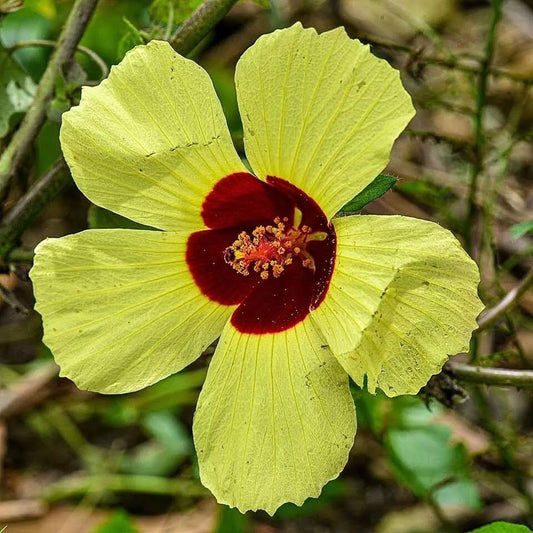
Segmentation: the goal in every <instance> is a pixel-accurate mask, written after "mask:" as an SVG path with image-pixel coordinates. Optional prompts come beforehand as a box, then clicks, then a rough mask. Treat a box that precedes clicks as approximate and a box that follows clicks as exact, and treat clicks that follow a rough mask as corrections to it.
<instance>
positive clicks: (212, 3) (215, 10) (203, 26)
mask: <svg viewBox="0 0 533 533" xmlns="http://www.w3.org/2000/svg"><path fill="white" fill-rule="evenodd" d="M236 2H237V0H205V2H204V3H203V4H202V5H201V6H200V7H199V8H198V9H197V10H196V11H195V12H194V13H193V14H192V15H191V16H190V18H189V19H188V20H187V21H185V22H184V23H183V24H182V25H181V27H180V28H179V30H178V31H177V32H176V33H175V34H174V35H173V37H172V39H171V40H170V44H171V45H172V46H173V48H174V49H175V50H176V51H177V52H179V53H180V54H183V55H187V54H188V53H189V52H191V51H192V50H193V49H194V47H195V46H196V45H197V44H198V43H199V42H200V41H201V40H202V39H203V38H204V37H205V36H206V35H207V34H208V33H209V32H210V31H211V30H212V29H213V27H214V26H215V24H217V22H219V21H220V20H221V19H222V18H223V17H224V16H225V15H226V13H227V12H228V11H229V10H230V9H231V8H232V7H233V5H234V4H235V3H236Z"/></svg>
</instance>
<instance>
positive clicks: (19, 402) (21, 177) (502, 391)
mask: <svg viewBox="0 0 533 533" xmlns="http://www.w3.org/2000/svg"><path fill="white" fill-rule="evenodd" d="M199 3H200V2H199V1H197V0H100V2H99V3H98V6H97V9H96V12H95V14H94V16H93V18H92V19H91V22H90V23H89V25H88V27H87V30H86V31H85V33H84V35H83V38H82V40H81V45H83V47H85V48H83V49H82V51H81V52H78V53H77V54H76V64H75V65H73V67H72V68H71V69H70V71H69V75H68V76H66V77H58V80H57V82H56V85H55V96H54V98H53V100H52V101H50V102H49V103H48V105H47V109H46V112H47V118H46V122H45V124H44V126H43V127H42V129H41V130H40V132H39V135H38V136H37V139H36V142H35V143H34V145H33V147H32V150H31V153H30V157H28V158H26V159H25V161H24V164H23V165H22V166H21V169H20V170H19V172H18V173H17V175H16V176H15V179H14V180H13V181H12V185H11V187H10V189H9V194H8V195H7V196H6V198H5V201H4V203H3V206H2V212H3V214H4V216H6V217H8V216H9V213H10V212H11V211H12V210H13V209H14V208H15V207H16V206H17V204H18V203H19V202H20V199H21V198H24V194H25V193H26V192H27V191H28V190H30V189H31V188H32V187H33V186H34V184H35V183H38V180H39V179H40V178H41V177H42V176H46V175H47V173H49V172H51V171H54V172H55V170H54V165H56V164H57V161H58V160H59V159H58V158H59V157H60V146H59V140H58V133H59V127H60V120H61V114H62V113H63V112H64V111H65V110H67V109H68V108H69V107H70V106H71V105H75V104H76V103H77V102H78V101H79V95H80V86H81V85H82V84H87V83H89V84H97V83H98V82H99V81H100V80H101V79H102V77H105V75H106V74H107V69H108V67H109V66H111V65H113V64H116V63H117V62H119V61H120V59H121V58H122V57H123V56H124V54H125V52H126V51H127V50H129V49H130V48H132V47H133V46H135V45H137V44H141V43H144V42H146V41H148V40H150V39H153V38H159V39H169V38H171V36H172V35H173V34H174V32H175V31H176V30H177V29H178V28H179V25H180V24H181V23H182V22H183V21H184V20H185V19H186V18H187V17H188V16H189V15H190V14H191V12H192V11H193V10H194V9H195V8H196V7H197V6H198V5H199ZM71 7H72V2H71V1H68V0H26V1H25V2H23V1H22V0H0V43H1V48H0V151H1V150H3V149H4V148H5V147H6V146H8V143H9V141H10V139H11V138H12V136H13V133H14V132H15V131H16V129H17V126H18V124H19V123H20V120H21V118H22V117H23V116H24V114H25V112H26V111H27V110H28V108H29V106H30V104H31V102H32V99H33V96H34V94H35V90H36V87H37V84H38V83H39V80H40V78H41V76H42V74H43V72H44V70H45V68H46V65H47V62H48V59H49V57H50V54H51V50H52V48H51V47H50V43H48V44H46V42H45V43H43V41H55V40H56V39H57V37H58V34H59V32H60V30H61V27H62V24H63V23H64V21H65V19H66V17H67V15H68V13H69V11H70V8H71ZM298 20H299V21H301V22H302V23H303V25H304V26H313V27H315V28H316V29H317V30H318V31H325V30H328V29H331V28H334V27H337V26H344V27H345V28H346V31H347V32H348V34H349V35H350V36H351V37H354V38H358V39H361V40H362V41H364V42H366V43H370V45H371V46H372V50H373V52H374V53H375V54H377V55H378V56H380V57H383V58H385V59H386V60H387V61H389V62H390V63H391V64H392V65H393V66H394V67H395V68H398V69H399V70H400V71H401V74H402V79H403V82H404V84H405V86H406V88H407V89H408V91H409V92H410V94H411V95H412V97H413V100H414V102H415V106H416V108H417V116H416V117H415V118H414V119H413V121H412V122H411V124H410V125H409V127H408V129H407V131H406V132H404V134H403V135H402V136H401V137H400V139H399V140H398V142H397V143H396V145H395V148H394V150H393V154H392V158H391V162H390V165H389V167H388V168H387V169H386V172H387V173H388V174H392V175H394V176H396V177H398V178H399V182H398V184H397V186H396V188H395V190H394V191H391V192H389V193H387V194H386V195H385V196H383V197H382V198H381V199H379V200H377V201H376V202H374V203H372V204H371V205H369V206H368V207H367V208H365V212H369V213H378V214H403V215H409V216H414V217H419V218H425V219H430V220H434V221H437V222H439V223H441V224H442V225H443V226H445V227H447V228H449V229H450V230H452V231H453V232H454V233H455V234H456V235H457V237H458V238H459V239H460V240H461V241H462V243H463V244H464V245H465V246H466V247H467V249H468V250H469V252H470V254H471V255H472V256H473V257H474V258H475V259H476V261H477V262H478V263H479V265H480V269H481V273H482V284H481V288H480V294H481V296H482V299H483V301H484V302H485V304H486V305H487V306H488V307H490V306H494V305H495V304H497V303H498V302H499V301H500V300H501V299H502V298H503V297H504V296H505V295H506V294H507V293H508V292H509V291H510V290H511V289H512V288H513V287H516V286H517V285H518V284H519V283H520V280H522V279H523V278H524V277H525V276H526V275H527V273H528V272H531V269H532V268H533V220H532V219H533V186H532V185H533V179H532V168H533V145H532V142H531V141H532V136H533V126H532V124H533V99H532V85H533V2H532V1H531V0H528V1H526V0H504V1H503V2H500V1H498V0H496V1H494V2H492V3H490V2H488V1H482V0H438V1H437V0H272V1H271V2H268V0H260V1H257V2H254V1H247V2H238V3H237V4H236V5H235V6H234V7H233V9H232V10H231V11H230V13H229V14H228V15H227V16H226V17H225V18H224V19H223V20H222V21H221V22H220V23H219V24H217V26H216V27H215V28H214V29H213V31H211V32H210V34H209V35H208V36H207V37H206V38H205V39H204V40H203V41H202V42H201V43H200V44H199V45H198V46H197V47H196V48H195V49H194V51H193V52H192V53H191V54H190V57H193V58H194V59H195V60H197V61H198V62H199V63H200V64H201V65H202V66H204V67H205V68H206V69H207V70H208V72H209V73H210V75H211V77H212V79H213V82H214V84H215V88H216V90H217V93H218V95H219V97H220V99H221V101H222V104H223V107H224V109H225V112H226V117H227V120H228V124H229V127H230V130H231V133H232V135H233V138H234V142H235V145H236V146H237V148H238V150H239V151H240V152H241V153H242V154H243V155H244V153H243V144H242V126H241V122H240V118H239V114H238V109H237V103H236V97H235V89H234V85H233V73H234V68H235V64H236V61H237V60H238V58H239V56H240V55H241V54H242V52H243V51H244V50H246V48H248V47H249V46H250V45H251V44H252V43H253V42H254V41H255V40H256V39H257V37H258V36H259V35H261V34H262V33H266V32H270V31H272V30H273V29H275V28H279V27H284V26H288V25H290V24H292V23H293V22H295V21H298ZM36 40H37V42H35V41H36ZM51 44H52V46H53V44H54V43H53V42H52V43H51ZM58 172H65V171H64V169H63V170H59V171H58ZM473 180H474V181H475V183H476V187H475V189H474V190H473V189H472V187H471V183H472V181H473ZM59 189H61V191H60V192H59V193H58V194H57V195H56V196H55V197H54V198H53V199H50V201H48V202H47V205H46V207H45V208H44V209H43V210H42V211H41V212H40V214H39V215H38V216H37V217H36V218H35V219H34V220H33V221H32V223H31V224H26V226H27V227H26V229H25V231H24V232H23V234H22V235H21V236H20V240H19V241H17V248H16V249H15V250H14V251H12V253H11V254H10V255H9V256H8V255H7V254H5V257H4V261H1V260H0V286H1V293H0V387H1V390H0V531H3V529H2V528H3V526H5V525H7V529H6V533H77V532H80V533H85V532H87V533H133V532H137V533H163V532H169V533H170V532H172V533H181V532H184V533H185V532H186V533H204V532H205V533H207V532H218V533H241V532H243V533H244V532H257V533H274V532H287V533H292V532H295V533H296V532H298V533H299V532H302V533H319V532H320V533H322V532H324V533H326V532H336V533H344V532H360V533H366V532H378V533H412V532H437V531H444V532H448V531H450V532H453V531H456V532H458V531H470V530H472V529H474V528H476V527H479V526H481V525H483V524H486V523H488V522H491V521H495V520H507V521H511V522H516V523H521V524H525V523H527V522H528V520H531V517H532V516H533V409H532V407H533V396H532V393H531V390H532V389H531V386H532V385H531V383H530V384H529V389H528V388H527V387H523V388H509V387H507V388H505V387H495V386H491V387H487V386H485V385H475V384H472V383H469V382H468V379H465V380H459V381H457V380H455V379H453V372H451V371H450V372H448V373H443V374H441V375H440V376H438V377H437V378H435V379H433V380H432V381H431V382H430V384H429V385H428V387H426V389H424V390H423V391H422V393H421V394H420V395H419V396H418V397H400V398H397V399H394V400H390V399H388V398H386V397H385V396H383V395H381V394H377V395H376V396H373V395H369V394H368V393H366V392H365V391H364V390H360V389H359V388H358V387H356V386H355V385H354V386H353V387H352V391H353V397H354V401H355V403H356V407H357V411H358V422H359V430H358V433H357V436H356V440H355V445H354V447H353V450H352V452H351V456H350V459H349V462H348V465H347V467H346V468H345V470H344V471H343V473H342V474H341V475H340V477H339V478H338V479H336V480H334V481H331V482H330V483H329V484H328V485H327V486H326V487H325V488H324V490H323V493H322V495H321V496H320V498H318V499H310V500H308V501H307V502H306V503H305V504H304V505H303V506H302V507H297V506H294V505H292V504H287V505H284V506H283V507H281V508H280V509H279V510H278V512H276V514H275V515H274V516H273V517H270V516H268V515H267V514H265V513H262V512H259V513H248V514H247V515H241V514H239V513H238V512H236V511H235V510H230V509H228V508H227V507H225V506H220V505H217V504H216V502H215V501H214V499H213V498H212V497H211V496H210V494H209V492H208V491H207V490H206V489H204V488H203V487H202V485H201V484H200V482H199V478H198V469H197V461H196V456H195V451H194V447H193V444H192V437H191V424H192V416H193V413H194V407H195V404H196V400H197V397H198V393H199V390H200V388H201V385H202V383H203V380H204V377H205V374H206V368H207V365H208V363H209V359H210V356H211V354H212V353H213V349H212V348H211V349H210V350H208V351H207V353H205V354H204V355H203V356H202V357H201V358H200V359H199V360H198V361H196V362H195V363H194V364H193V365H191V366H190V367H188V368H187V369H186V370H185V371H182V372H180V373H179V374H176V375H174V376H171V377H169V378H167V379H165V380H164V381H162V382H160V383H158V384H156V385H154V386H152V387H150V388H148V389H145V390H143V391H141V392H138V393H134V394H128V395H122V396H102V395H97V394H92V393H88V392H83V391H80V390H78V389H77V388H76V387H75V386H74V385H73V384H72V383H71V382H69V381H68V380H66V379H60V378H58V377H57V368H56V367H55V365H54V363H53V360H52V357H51V354H50V352H49V351H48V350H47V348H46V347H45V346H44V345H43V344H42V342H41V334H42V332H41V323H40V318H39V316H38V314H37V313H35V312H34V311H32V306H33V299H32V298H33V297H32V289H31V283H30V282H29V281H28V277H27V273H28V270H29V268H30V266H31V258H32V248H33V247H34V246H35V245H36V244H37V243H38V242H39V241H41V240H42V239H43V238H45V237H50V236H62V235H65V234H68V233H73V232H77V231H80V230H83V229H86V228H88V227H100V228H102V227H129V224H131V223H130V222H129V221H127V220H125V219H122V218H121V217H118V216H116V215H114V214H112V213H109V212H107V211H105V210H103V209H100V208H96V207H95V206H91V205H90V204H89V202H88V200H86V199H85V198H84V197H83V196H82V195H81V193H80V192H79V191H78V190H77V189H76V188H75V187H74V185H73V184H72V182H71V181H70V179H69V177H68V175H66V178H65V179H64V180H63V181H62V182H61V187H58V191H59ZM17 237H18V236H17ZM532 324H533V292H532V291H531V290H530V291H526V292H525V293H524V294H523V295H522V298H521V299H520V302H519V304H518V305H517V306H515V307H514V308H513V309H512V310H511V311H510V312H508V313H506V314H505V315H503V316H502V317H501V319H500V320H499V321H497V322H496V323H495V324H494V325H491V326H490V327H486V328H484V329H483V330H482V331H480V332H479V333H478V334H477V335H476V337H475V340H474V341H473V346H472V353H471V354H470V356H467V355H466V354H463V355H460V356H458V358H455V360H456V361H462V360H464V361H467V360H468V358H469V357H470V359H473V360H474V361H475V362H476V364H479V365H481V366H488V367H500V368H513V369H529V368H531V367H532V366H533V328H532V327H531V326H532ZM530 525H531V523H530Z"/></svg>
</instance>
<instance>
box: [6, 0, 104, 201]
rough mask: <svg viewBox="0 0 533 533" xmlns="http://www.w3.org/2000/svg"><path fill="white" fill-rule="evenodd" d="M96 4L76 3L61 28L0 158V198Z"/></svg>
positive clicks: (30, 142) (93, 1) (37, 128)
mask: <svg viewBox="0 0 533 533" xmlns="http://www.w3.org/2000/svg"><path fill="white" fill-rule="evenodd" d="M97 1H98V0H76V2H75V4H74V6H73V8H72V11H71V12H70V15H69V17H68V19H67V22H66V23H65V26H64V27H63V30H62V32H61V35H60V36H59V39H58V44H57V48H56V49H55V50H54V53H53V54H52V57H51V58H50V61H49V62H48V65H47V67H46V70H45V72H44V74H43V77H42V78H41V81H40V82H39V86H38V87H37V92H36V93H35V98H34V100H33V103H32V104H31V106H30V109H29V110H28V112H27V113H26V115H25V116H24V118H23V119H22V122H21V123H20V126H19V128H18V130H17V131H16V132H15V134H14V135H13V138H12V139H11V142H10V143H9V144H8V146H7V148H6V149H5V150H4V152H3V154H2V156H1V157H0V198H2V197H4V196H5V194H6V191H7V189H8V187H9V183H10V181H11V179H12V178H13V176H15V175H16V173H17V172H18V170H19V169H20V167H21V165H22V162H23V161H24V159H25V158H26V156H27V155H28V153H29V151H30V150H31V147H32V145H33V142H34V141H35V138H36V137H37V134H38V133H39V131H40V129H41V126H42V125H43V123H44V121H45V119H46V104H47V103H48V101H50V100H51V99H52V97H53V95H54V90H55V84H56V80H57V76H58V75H59V74H60V73H61V71H62V69H63V67H65V66H67V65H68V64H69V63H70V62H71V61H72V57H73V55H74V52H75V51H76V48H77V46H78V43H79V41H80V39H81V37H82V35H83V33H84V31H85V28H86V27H87V24H88V23H89V19H90V18H91V15H92V14H93V11H94V9H95V7H96V3H97Z"/></svg>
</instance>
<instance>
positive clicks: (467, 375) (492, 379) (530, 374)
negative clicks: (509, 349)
mask: <svg viewBox="0 0 533 533" xmlns="http://www.w3.org/2000/svg"><path fill="white" fill-rule="evenodd" d="M445 368H446V370H448V371H449V372H450V374H451V375H452V376H453V377H454V378H456V379H458V380H459V381H466V382H469V383H482V384H485V385H496V386H499V387H522V388H529V389H531V388H533V370H509V369H507V368H487V367H483V366H473V365H467V364H463V363H454V362H449V363H447V364H446V367H445Z"/></svg>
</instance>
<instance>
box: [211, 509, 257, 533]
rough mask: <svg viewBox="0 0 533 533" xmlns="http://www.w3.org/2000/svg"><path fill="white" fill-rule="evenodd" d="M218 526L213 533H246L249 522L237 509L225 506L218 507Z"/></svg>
mask: <svg viewBox="0 0 533 533" xmlns="http://www.w3.org/2000/svg"><path fill="white" fill-rule="evenodd" d="M218 509H219V514H218V524H217V527H216V529H215V530H214V533H248V532H249V531H250V522H249V520H248V517H247V516H246V515H244V514H241V513H240V512H239V511H238V510H237V509H235V508H233V509H230V508H229V507H228V506H227V505H219V506H218Z"/></svg>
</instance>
